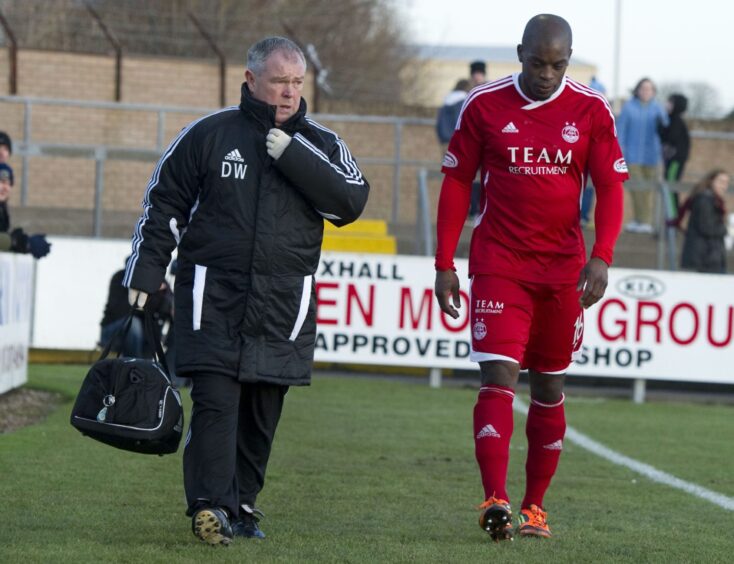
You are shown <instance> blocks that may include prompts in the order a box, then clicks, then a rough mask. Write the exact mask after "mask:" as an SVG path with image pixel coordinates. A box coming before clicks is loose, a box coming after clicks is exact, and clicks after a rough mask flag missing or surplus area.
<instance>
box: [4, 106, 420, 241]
mask: <svg viewBox="0 0 734 564" xmlns="http://www.w3.org/2000/svg"><path fill="white" fill-rule="evenodd" d="M0 103H9V104H22V105H23V139H22V140H18V141H16V143H15V153H16V154H17V155H19V156H20V157H21V171H22V180H21V186H20V204H21V205H22V206H26V205H28V196H29V190H30V189H29V170H30V169H29V158H30V157H38V156H41V157H43V156H55V157H58V156H63V157H73V158H83V159H93V160H94V161H95V180H94V185H95V195H94V202H95V210H94V217H95V221H96V223H95V228H94V235H95V236H99V235H100V233H101V217H102V209H101V202H102V194H103V192H104V177H103V173H104V163H105V161H107V160H108V159H119V160H138V161H151V160H152V161H153V162H155V160H157V159H158V158H159V157H160V155H161V154H162V152H163V150H164V148H165V146H166V143H167V142H168V139H166V117H167V116H168V115H169V114H196V115H206V114H208V113H211V112H214V111H216V109H215V108H198V107H186V106H156V105H151V104H127V103H118V102H92V101H83V100H59V99H53V98H34V97H22V96H0ZM36 106H53V107H60V108H87V109H94V110H117V111H137V112H149V113H151V114H153V115H155V119H156V127H155V130H156V138H155V145H152V146H150V147H136V148H128V147H116V146H109V145H88V144H87V145H85V144H77V143H66V144H62V143H47V142H37V141H35V140H34V139H33V115H34V107H36ZM311 116H312V117H314V118H315V119H317V120H319V121H326V122H338V123H363V124H371V125H376V124H382V125H390V126H392V127H393V130H394V132H393V144H394V147H393V151H392V155H391V156H390V157H368V156H362V155H359V154H355V158H356V159H357V160H358V161H359V163H360V164H362V165H377V166H390V167H393V174H392V193H391V210H390V221H392V222H393V223H396V222H397V221H398V217H399V214H400V195H401V194H400V179H401V175H402V171H403V167H406V166H413V167H415V166H417V167H425V166H432V165H435V162H434V161H431V160H422V159H407V158H404V157H403V152H404V141H403V130H404V128H405V127H406V126H424V127H431V128H433V126H434V121H433V120H432V119H427V118H412V117H387V116H359V115H351V114H345V115H342V114H311Z"/></svg>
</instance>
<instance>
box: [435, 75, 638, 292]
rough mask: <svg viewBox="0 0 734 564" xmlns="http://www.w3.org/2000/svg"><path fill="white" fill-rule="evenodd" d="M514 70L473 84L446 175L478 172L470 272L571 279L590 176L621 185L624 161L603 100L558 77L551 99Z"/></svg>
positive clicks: (579, 254) (580, 251)
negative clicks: (532, 93)
mask: <svg viewBox="0 0 734 564" xmlns="http://www.w3.org/2000/svg"><path fill="white" fill-rule="evenodd" d="M518 78H519V74H514V75H512V76H508V77H506V78H503V79H500V80H497V81H494V82H490V83H487V84H483V85H481V86H478V87H477V88H475V89H474V90H472V91H471V92H470V93H469V95H468V97H467V99H466V101H465V102H464V107H463V108H462V110H461V114H460V115H459V120H458V122H457V124H456V131H455V132H454V135H453V137H452V139H451V142H450V143H449V148H448V152H447V153H446V156H445V157H444V162H443V168H442V171H443V173H444V174H446V175H448V176H451V177H454V178H455V179H457V180H458V181H460V182H462V183H464V184H468V183H471V182H472V181H473V180H474V178H475V177H476V173H477V170H480V171H481V176H480V179H481V182H482V186H483V207H482V213H481V216H480V218H479V219H478V220H477V222H476V224H475V225H476V227H475V229H474V233H473V235H472V241H471V254H470V259H469V273H470V275H473V274H501V275H503V276H510V277H515V278H518V279H521V280H528V281H534V282H549V283H554V282H575V281H576V280H577V279H578V276H579V271H580V269H581V268H582V267H583V265H584V264H585V255H586V252H585V248H584V241H583V235H582V233H581V227H580V223H579V212H580V203H581V195H582V192H583V188H584V184H585V179H586V175H587V173H590V174H591V178H592V179H593V181H594V184H596V185H609V184H612V183H619V182H623V181H624V180H626V179H627V178H628V175H627V166H626V164H625V161H624V158H623V156H622V151H621V150H620V148H619V143H618V142H617V134H616V128H615V125H614V116H613V114H612V111H611V108H610V107H609V105H608V104H607V102H606V100H605V99H604V97H603V96H602V95H601V94H599V93H598V92H596V91H594V90H592V89H590V88H588V87H587V86H584V85H582V84H580V83H578V82H576V81H574V80H572V79H570V78H567V77H564V78H563V80H562V82H561V84H560V86H559V88H558V90H557V91H556V92H554V93H553V95H552V96H551V97H550V98H548V99H547V100H542V101H534V100H531V99H530V98H528V97H527V96H526V95H525V94H524V93H523V92H522V90H521V89H520V84H519V82H518Z"/></svg>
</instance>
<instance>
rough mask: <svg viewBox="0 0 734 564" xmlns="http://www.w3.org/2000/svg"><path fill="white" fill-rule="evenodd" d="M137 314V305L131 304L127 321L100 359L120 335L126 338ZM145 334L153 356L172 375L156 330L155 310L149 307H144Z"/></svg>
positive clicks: (103, 357) (107, 352) (118, 355)
mask: <svg viewBox="0 0 734 564" xmlns="http://www.w3.org/2000/svg"><path fill="white" fill-rule="evenodd" d="M134 315H135V307H134V306H130V312H129V313H128V314H127V317H126V318H125V323H123V324H122V325H121V326H120V327H119V328H118V330H117V331H115V334H114V335H112V338H111V339H110V340H109V342H108V343H107V344H106V345H105V348H104V350H103V351H102V354H101V355H100V356H99V360H103V359H105V358H107V355H109V354H110V350H111V349H112V345H113V343H115V342H117V339H118V337H120V338H123V339H124V338H125V336H126V335H127V332H128V331H129V330H130V326H131V325H132V322H133V316H134ZM143 334H144V336H145V340H146V341H147V343H148V347H149V348H150V351H151V354H152V356H153V360H154V361H156V362H157V363H158V364H160V365H161V367H162V368H163V371H164V372H165V373H166V375H167V376H170V374H171V373H170V372H169V371H168V363H167V362H166V355H165V354H164V353H163V346H162V345H161V339H160V337H159V336H158V331H157V330H156V321H155V318H154V317H153V312H152V311H151V310H150V309H148V308H145V307H144V308H143ZM117 357H118V358H119V357H120V354H119V353H118V354H117Z"/></svg>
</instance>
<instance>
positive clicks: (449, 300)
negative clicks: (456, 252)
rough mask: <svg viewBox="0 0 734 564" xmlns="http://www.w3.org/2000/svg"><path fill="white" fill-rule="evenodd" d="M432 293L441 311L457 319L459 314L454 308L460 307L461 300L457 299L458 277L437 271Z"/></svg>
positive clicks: (450, 273) (453, 273) (447, 272)
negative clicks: (434, 293) (434, 294)
mask: <svg viewBox="0 0 734 564" xmlns="http://www.w3.org/2000/svg"><path fill="white" fill-rule="evenodd" d="M434 291H435V292H436V299H437V300H438V305H439V307H440V308H441V311H443V312H444V313H447V314H448V315H450V316H451V317H453V318H454V319H457V318H458V317H459V312H458V311H456V308H460V307H461V299H460V298H459V277H458V276H456V272H454V271H453V270H437V271H436V285H435V287H434Z"/></svg>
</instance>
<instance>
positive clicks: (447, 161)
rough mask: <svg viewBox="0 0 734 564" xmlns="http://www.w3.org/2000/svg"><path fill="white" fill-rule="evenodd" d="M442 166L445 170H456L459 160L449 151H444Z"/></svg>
mask: <svg viewBox="0 0 734 564" xmlns="http://www.w3.org/2000/svg"><path fill="white" fill-rule="evenodd" d="M443 166H445V167H446V168H456V167H457V166H459V159H457V158H456V157H455V156H454V154H453V153H452V152H451V151H446V154H445V155H444V156H443Z"/></svg>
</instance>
